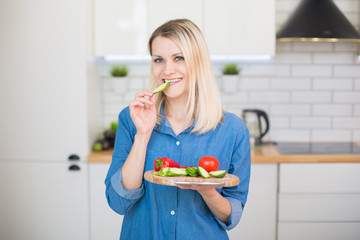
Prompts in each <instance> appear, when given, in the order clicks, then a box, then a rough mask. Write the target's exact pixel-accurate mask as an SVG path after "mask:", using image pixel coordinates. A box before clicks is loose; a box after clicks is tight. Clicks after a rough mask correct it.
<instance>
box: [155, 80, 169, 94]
mask: <svg viewBox="0 0 360 240" xmlns="http://www.w3.org/2000/svg"><path fill="white" fill-rule="evenodd" d="M169 85H170V82H166V83H162V84H160V85H159V86H157V87H156V88H154V89H153V90H152V93H153V94H156V93H159V92H162V91H164V90H165V89H167V87H168V86H169Z"/></svg>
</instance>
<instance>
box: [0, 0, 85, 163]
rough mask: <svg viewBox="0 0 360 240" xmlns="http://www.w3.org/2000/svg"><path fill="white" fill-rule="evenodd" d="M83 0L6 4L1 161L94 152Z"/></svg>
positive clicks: (0, 74) (0, 71)
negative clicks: (91, 148)
mask: <svg viewBox="0 0 360 240" xmlns="http://www.w3.org/2000/svg"><path fill="white" fill-rule="evenodd" d="M85 8H86V3H85V0H80V1H72V0H51V1H50V0H49V1H42V0H33V1H31V2H30V1H27V0H13V1H5V4H3V2H2V4H1V10H0V32H1V37H0V46H1V54H0V79H1V81H0V109H1V124H0V133H1V134H0V146H1V151H0V161H3V160H11V159H13V160H35V161H59V160H66V159H67V157H68V155H69V154H71V153H77V154H78V155H80V157H81V158H82V159H84V158H85V156H86V154H87V151H88V143H87V125H86V123H87V111H86V107H87V104H86V55H85V53H86V24H85V19H86V16H85V15H86V14H85V12H86V11H85Z"/></svg>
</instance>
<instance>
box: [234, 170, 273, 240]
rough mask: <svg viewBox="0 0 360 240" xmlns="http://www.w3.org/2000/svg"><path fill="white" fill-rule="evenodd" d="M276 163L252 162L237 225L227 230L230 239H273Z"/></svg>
mask: <svg viewBox="0 0 360 240" xmlns="http://www.w3.org/2000/svg"><path fill="white" fill-rule="evenodd" d="M277 168H278V167H277V164H252V166H251V178H250V187H249V195H248V200H247V203H246V205H245V209H244V212H243V216H242V218H241V220H240V223H239V225H238V226H236V227H235V228H234V229H232V230H230V231H229V232H228V235H229V238H230V239H231V240H237V239H239V240H240V239H247V240H259V239H266V240H275V237H276V215H277V213H276V211H277V209H276V203H277V178H278V175H277V174H278V173H277V172H278V171H277Z"/></svg>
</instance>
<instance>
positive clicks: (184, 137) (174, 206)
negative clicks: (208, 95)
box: [105, 107, 250, 240]
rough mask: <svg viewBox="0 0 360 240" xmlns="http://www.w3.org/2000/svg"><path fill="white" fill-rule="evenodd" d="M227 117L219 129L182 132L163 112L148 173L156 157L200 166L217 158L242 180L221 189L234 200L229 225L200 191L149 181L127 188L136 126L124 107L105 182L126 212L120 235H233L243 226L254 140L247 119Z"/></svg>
mask: <svg viewBox="0 0 360 240" xmlns="http://www.w3.org/2000/svg"><path fill="white" fill-rule="evenodd" d="M161 114H162V116H163V113H162V112H161ZM224 115H225V119H224V121H223V122H222V123H220V124H219V125H218V126H217V128H216V129H215V130H213V131H209V132H207V133H205V134H202V135H197V134H196V133H192V132H191V129H192V128H193V127H194V124H193V125H192V126H190V127H189V128H188V129H186V130H184V131H183V132H181V133H180V134H179V135H178V136H176V135H175V134H174V132H173V130H172V128H171V127H170V124H169V122H168V121H167V119H166V118H165V117H164V116H163V119H162V123H161V124H160V125H157V126H156V127H155V128H154V130H153V132H152V135H151V138H150V141H149V143H148V147H147V151H146V159H145V169H144V171H149V170H153V168H154V160H155V159H156V158H159V157H169V158H170V159H172V160H175V161H177V162H178V163H179V164H180V166H183V165H186V166H191V165H193V166H198V161H199V159H200V158H201V157H202V156H214V157H216V158H217V159H219V162H220V166H219V170H220V169H224V170H226V171H227V172H228V173H231V174H235V175H237V176H238V177H239V179H240V183H239V185H237V186H235V187H231V188H221V189H217V191H218V192H219V193H221V195H222V196H223V197H225V198H227V199H228V200H229V202H230V204H231V215H230V218H229V222H228V223H227V224H225V223H223V222H222V221H220V220H219V219H218V218H217V217H216V216H215V215H214V214H213V213H212V212H211V211H210V210H209V208H208V206H207V205H206V203H205V201H204V200H203V199H202V197H201V195H200V194H199V193H198V192H197V191H194V190H189V189H186V190H183V189H180V188H177V187H172V186H164V185H159V184H154V183H150V182H148V181H146V180H143V183H142V186H141V187H140V188H139V189H136V190H127V189H124V187H123V185H122V175H121V167H122V165H123V164H124V162H125V160H126V158H127V156H128V154H129V152H130V150H131V147H132V144H133V142H134V137H135V134H136V128H135V126H134V124H133V122H132V119H131V117H130V112H129V108H128V107H127V108H125V109H124V110H122V111H121V113H120V114H119V125H118V129H117V134H116V141H115V147H114V153H113V157H112V163H111V166H110V169H109V171H108V174H107V177H106V180H105V184H106V197H107V200H108V204H109V206H110V207H111V208H112V209H113V210H114V211H115V212H117V213H119V214H122V215H125V216H124V219H123V225H122V230H121V236H120V239H131V240H136V239H139V240H144V239H157V240H159V239H160V240H161V239H164V240H169V239H200V240H201V239H204V240H211V239H228V236H227V233H226V230H230V229H232V228H233V227H235V226H236V225H237V224H238V222H239V221H240V218H241V215H242V212H243V208H244V205H245V203H246V199H247V194H248V188H249V180H250V144H249V134H248V129H247V127H246V125H245V124H244V122H243V121H242V120H241V119H240V118H239V117H237V116H236V115H234V114H232V113H225V114H224Z"/></svg>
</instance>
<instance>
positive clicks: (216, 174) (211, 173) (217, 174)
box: [209, 170, 226, 178]
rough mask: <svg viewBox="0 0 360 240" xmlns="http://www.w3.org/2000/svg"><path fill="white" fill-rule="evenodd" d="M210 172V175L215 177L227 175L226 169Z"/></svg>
mask: <svg viewBox="0 0 360 240" xmlns="http://www.w3.org/2000/svg"><path fill="white" fill-rule="evenodd" d="M209 174H210V176H213V177H217V178H222V177H224V176H225V174H226V170H218V171H212V172H209Z"/></svg>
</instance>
